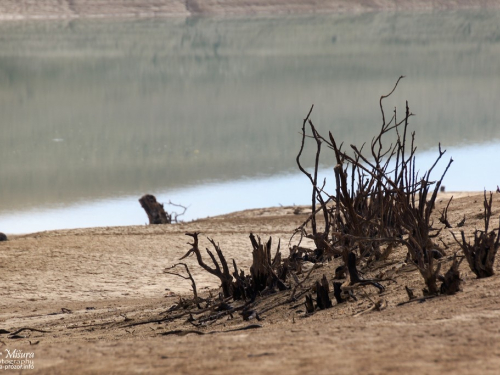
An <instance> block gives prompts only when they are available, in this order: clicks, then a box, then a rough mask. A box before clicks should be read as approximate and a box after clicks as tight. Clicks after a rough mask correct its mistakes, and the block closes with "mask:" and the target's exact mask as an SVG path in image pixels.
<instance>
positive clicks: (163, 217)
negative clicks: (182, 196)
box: [139, 194, 172, 224]
mask: <svg viewBox="0 0 500 375" xmlns="http://www.w3.org/2000/svg"><path fill="white" fill-rule="evenodd" d="M139 203H140V204H141V206H142V208H144V211H146V214H147V215H148V218H149V224H171V223H172V220H171V218H170V216H169V215H167V213H166V212H165V209H164V208H163V204H161V203H158V202H157V201H156V198H155V196H154V195H151V194H146V195H144V196H142V197H141V199H139Z"/></svg>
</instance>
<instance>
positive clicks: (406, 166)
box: [297, 77, 453, 294]
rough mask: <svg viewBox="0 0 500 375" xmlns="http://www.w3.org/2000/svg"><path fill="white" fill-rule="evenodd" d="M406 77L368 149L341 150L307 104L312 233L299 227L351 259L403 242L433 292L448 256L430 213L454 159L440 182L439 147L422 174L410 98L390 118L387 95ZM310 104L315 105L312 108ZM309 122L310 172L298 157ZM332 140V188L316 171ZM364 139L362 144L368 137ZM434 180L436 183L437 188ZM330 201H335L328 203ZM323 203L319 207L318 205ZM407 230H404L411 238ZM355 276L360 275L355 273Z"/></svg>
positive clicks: (376, 256)
mask: <svg viewBox="0 0 500 375" xmlns="http://www.w3.org/2000/svg"><path fill="white" fill-rule="evenodd" d="M402 78H403V77H400V78H399V79H398V81H397V82H396V84H395V86H394V88H393V89H392V91H391V92H390V93H389V94H387V95H383V96H381V97H380V110H381V114H382V126H381V128H380V131H379V133H378V134H377V135H376V136H375V137H374V138H373V139H372V141H371V143H370V145H369V147H368V150H367V151H366V152H365V151H363V148H364V147H361V148H358V147H356V146H354V145H351V150H350V152H346V151H343V150H342V144H340V146H339V145H338V144H337V142H336V140H335V138H334V136H333V135H332V133H329V137H328V139H326V138H324V137H322V136H321V135H319V134H318V132H317V131H316V128H315V127H314V125H313V124H312V121H311V120H310V119H309V117H310V114H311V111H309V113H308V115H307V117H306V119H305V120H304V123H303V126H302V145H301V148H300V151H299V154H298V156H297V164H298V165H299V169H300V170H301V171H302V172H303V173H304V174H306V176H307V177H308V179H309V181H310V182H311V184H312V190H313V192H312V213H311V217H310V219H309V220H308V221H310V222H311V226H312V233H311V234H308V233H307V231H306V229H305V224H306V223H307V222H306V223H304V225H303V226H302V227H299V228H298V230H299V231H300V233H301V235H306V236H307V237H310V238H312V239H314V241H315V244H316V246H317V247H318V248H320V249H321V250H324V251H325V252H327V253H328V254H329V255H333V256H337V255H342V256H343V257H344V261H345V262H346V263H347V261H348V256H349V255H350V253H352V252H353V251H357V252H358V254H359V259H363V257H365V256H370V257H373V258H374V259H382V258H383V253H382V251H381V250H380V249H381V246H382V245H387V246H389V245H391V244H394V243H402V244H404V245H405V246H406V247H407V248H408V251H409V253H410V255H411V258H412V260H413V261H414V262H415V263H416V264H417V267H418V269H419V271H420V273H421V275H422V277H423V278H424V281H425V283H426V285H427V289H428V293H430V294H437V293H438V288H437V285H436V279H437V275H438V273H439V269H440V265H439V264H437V265H436V264H435V262H434V257H435V256H436V255H438V256H442V255H443V253H442V251H441V250H440V249H439V248H438V247H437V246H436V245H435V244H434V242H433V239H434V238H435V237H437V236H438V235H439V230H438V229H437V228H434V227H433V223H432V221H431V213H432V211H433V209H434V205H435V200H436V196H437V192H438V191H439V189H440V187H441V183H442V180H443V178H444V176H445V174H446V172H447V171H448V168H449V167H450V165H451V163H452V162H453V159H450V161H449V163H448V165H447V167H446V169H445V172H444V173H443V175H442V177H441V179H440V180H438V181H437V182H435V181H432V180H431V177H430V176H431V172H432V170H433V169H434V167H435V166H436V164H437V163H438V162H439V160H440V159H441V158H442V156H443V155H444V153H445V152H446V151H441V146H440V145H439V155H438V157H437V159H436V161H435V163H434V164H433V165H432V166H431V168H430V169H429V170H428V171H427V172H425V173H424V175H423V177H421V178H419V176H418V172H417V171H418V170H417V168H416V165H415V152H416V147H415V144H414V141H415V133H414V132H413V133H412V134H411V139H410V138H409V134H408V126H409V119H410V117H411V116H413V114H412V113H411V112H410V109H409V106H408V102H406V111H405V114H404V116H403V118H402V119H400V120H398V118H397V111H396V109H394V113H393V116H392V117H391V118H390V119H388V120H386V115H385V111H384V108H383V104H382V102H383V100H384V99H386V98H387V97H389V96H390V95H391V94H392V93H393V92H394V91H395V89H396V87H397V86H398V83H399V81H400V80H401V79H402ZM311 110H312V108H311ZM306 124H308V125H309V128H310V132H311V135H310V136H309V138H311V139H313V140H314V141H315V143H316V158H315V168H314V171H313V173H309V172H307V171H306V170H305V169H304V168H303V167H302V166H301V164H300V157H301V154H302V150H303V148H304V141H305V138H306V133H305V131H306ZM391 132H392V133H395V135H396V137H395V139H394V140H393V141H391V143H389V142H388V141H387V140H386V138H387V136H388V135H389V134H390V133H391ZM322 144H326V145H327V147H329V148H330V149H332V150H333V152H334V156H335V167H334V168H333V169H334V173H335V180H336V188H335V193H334V194H328V193H327V192H326V191H324V186H325V184H324V183H323V185H321V186H320V185H319V183H318V178H317V174H318V173H317V172H318V160H319V154H320V152H321V145H322ZM363 146H364V145H363ZM431 187H432V188H433V189H434V190H433V191H431ZM329 202H332V203H333V204H331V205H327V203H329ZM316 204H319V206H320V207H319V208H316ZM320 211H321V212H322V213H323V216H324V221H325V226H324V230H323V231H320V230H319V228H318V226H317V223H316V220H315V216H316V214H317V213H318V212H320ZM405 237H406V238H405ZM354 277H356V276H354Z"/></svg>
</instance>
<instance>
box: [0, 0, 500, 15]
mask: <svg viewBox="0 0 500 375" xmlns="http://www.w3.org/2000/svg"><path fill="white" fill-rule="evenodd" d="M499 6H500V4H499V2H498V1H497V0H453V1H450V0H106V1H103V0H40V1H33V0H2V1H1V2H0V20H2V19H3V20H8V19H40V18H42V19H47V18H54V19H56V18H59V19H61V18H63V19H64V18H69V19H71V18H81V17H155V16H160V17H161V16H163V17H164V16H191V15H251V14H292V13H325V12H337V13H338V12H371V11H380V10H386V11H414V10H418V11H422V10H425V11H428V10H441V9H466V8H486V7H489V8H492V7H499Z"/></svg>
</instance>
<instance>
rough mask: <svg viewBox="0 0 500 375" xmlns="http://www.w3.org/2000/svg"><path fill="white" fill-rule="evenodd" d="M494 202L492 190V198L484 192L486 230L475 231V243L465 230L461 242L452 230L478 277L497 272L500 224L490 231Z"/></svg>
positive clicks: (461, 232) (462, 232)
mask: <svg viewBox="0 0 500 375" xmlns="http://www.w3.org/2000/svg"><path fill="white" fill-rule="evenodd" d="M492 204H493V194H492V193H491V192H490V199H489V201H488V199H487V198H486V191H485V192H484V231H481V230H476V231H475V232H474V241H473V243H470V242H467V241H466V239H465V234H464V231H463V230H461V231H460V234H461V237H462V238H461V239H462V242H459V241H458V240H457V238H456V237H455V234H454V233H453V232H452V233H451V234H452V235H453V238H454V239H455V241H456V242H457V243H458V244H459V245H460V247H461V248H462V250H463V252H464V255H465V259H467V262H468V263H469V267H470V269H471V270H472V272H474V273H475V274H476V276H477V278H478V279H480V278H483V277H489V276H492V275H493V274H494V273H495V272H494V269H493V263H494V262H495V255H496V253H497V251H498V248H499V246H500V243H499V241H500V224H499V227H498V228H497V229H494V230H492V231H491V232H488V229H489V225H490V219H491V207H492ZM495 231H497V233H495Z"/></svg>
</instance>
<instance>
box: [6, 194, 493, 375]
mask: <svg viewBox="0 0 500 375" xmlns="http://www.w3.org/2000/svg"><path fill="white" fill-rule="evenodd" d="M454 196H455V198H454V199H453V202H452V204H451V206H450V213H449V215H450V222H451V223H452V225H455V224H456V223H458V222H459V221H460V220H461V219H462V217H463V215H465V216H466V218H467V220H466V226H465V227H464V229H465V231H466V233H467V234H469V233H471V232H472V231H473V230H474V229H475V228H478V229H481V228H483V221H482V219H481V217H482V212H483V208H482V202H483V197H482V194H479V195H478V194H454ZM438 200H439V204H438V205H437V210H436V212H438V211H439V210H441V209H442V208H443V207H444V205H445V204H446V202H447V200H446V197H445V196H441V197H440V198H438ZM295 209H296V208H295V207H280V208H269V209H260V210H251V211H244V212H240V213H234V214H231V215H226V216H221V217H216V218H211V219H206V220H199V221H195V222H191V223H184V224H179V225H164V226H141V227H139V226H137V227H120V228H96V229H80V230H66V231H53V232H44V233H36V234H30V235H24V236H17V237H12V238H10V239H9V241H7V242H0V270H1V278H2V283H1V289H0V297H1V299H0V303H1V305H0V306H1V307H0V332H3V331H1V330H7V331H9V332H11V333H12V332H14V331H16V330H18V329H20V328H24V327H29V328H35V329H38V330H41V331H44V332H39V331H30V330H25V331H22V332H20V333H19V334H18V338H14V339H13V338H9V335H8V334H7V333H3V334H2V333H0V341H1V342H0V353H1V354H2V356H0V360H1V358H3V359H4V360H6V356H7V355H8V352H7V349H8V350H9V351H11V352H12V351H13V350H14V349H17V350H22V351H23V352H25V353H34V358H33V359H32V361H33V362H32V363H33V366H34V370H25V371H24V372H22V373H23V374H26V373H39V374H71V373H79V374H94V373H95V374H125V373H148V374H149V373H157V374H175V373H184V374H194V373H213V374H247V373H259V374H260V373H262V374H268V373H269V374H273V373H287V374H307V373H312V372H315V373H319V374H323V373H325V374H330V373H339V374H354V373H365V374H401V373H413V374H438V373H439V374H442V373H453V374H472V373H475V374H497V373H498V369H499V368H500V276H498V275H499V274H500V266H499V264H500V262H496V270H497V275H495V276H493V277H490V278H488V279H482V280H477V279H476V278H475V277H474V276H473V274H472V273H471V272H470V270H469V269H468V266H467V265H466V264H465V262H464V263H463V264H462V266H461V272H462V277H463V279H464V283H463V286H462V287H463V291H462V292H460V293H458V294H456V295H454V296H442V297H438V298H435V299H430V300H427V301H425V302H423V303H410V304H406V305H403V306H397V304H398V303H400V302H403V301H406V300H407V295H406V292H405V289H404V287H405V286H409V287H411V288H414V289H415V291H416V293H417V294H418V295H421V289H422V287H423V280H422V278H421V277H420V275H419V273H418V271H417V270H416V269H415V268H414V266H411V265H404V264H403V263H402V259H404V253H405V252H404V250H403V249H400V250H399V251H397V252H395V253H394V254H393V255H392V256H391V257H390V258H389V259H388V260H387V261H385V262H380V264H378V265H377V266H376V267H375V269H374V271H373V275H367V276H370V277H371V276H376V275H378V274H379V273H381V272H384V273H385V275H386V276H387V275H392V276H391V277H392V278H394V279H395V281H396V282H385V285H386V287H387V290H386V291H385V292H384V293H383V294H382V295H380V296H379V295H377V293H376V291H375V290H371V289H372V288H371V287H368V288H366V290H365V293H367V295H368V296H370V298H372V299H374V298H382V299H384V300H385V301H386V302H387V308H385V309H384V310H382V311H366V310H367V309H368V308H369V307H370V306H371V302H370V301H369V299H368V298H365V297H363V296H362V293H361V292H359V294H358V297H359V300H358V302H350V303H347V304H343V305H337V304H335V303H334V306H333V308H331V309H328V310H323V311H317V312H316V313H315V314H313V315H312V316H309V317H306V316H305V314H304V310H305V309H304V305H303V302H304V297H301V298H300V299H299V300H298V301H297V302H296V303H295V304H293V303H292V304H284V305H282V306H280V307H277V308H275V309H273V310H270V311H268V312H266V313H263V314H262V318H263V320H262V321H261V322H255V323H259V324H261V325H262V327H261V328H260V329H252V330H244V331H236V332H224V331H227V330H229V329H235V328H240V327H244V326H247V325H248V324H252V322H244V321H243V320H242V318H241V316H239V315H237V314H235V315H234V316H233V319H231V318H229V317H225V318H223V319H220V320H218V321H216V322H214V323H213V324H209V325H207V326H206V327H200V328H194V327H193V326H192V325H191V324H190V323H189V322H187V321H186V318H187V316H186V317H184V318H183V319H180V320H177V321H175V322H170V323H168V322H162V323H150V324H143V325H137V326H132V327H130V326H129V325H130V324H133V323H137V322H141V321H144V320H148V319H161V318H162V317H163V316H165V315H164V313H165V311H166V310H167V309H168V308H170V307H171V306H173V305H175V304H176V303H177V301H178V294H183V293H184V294H186V295H190V293H189V282H185V281H184V280H182V279H180V278H176V277H174V276H169V275H166V274H164V273H163V270H164V268H165V267H167V266H169V265H172V264H173V263H175V262H176V261H177V259H178V258H179V257H180V256H182V255H183V254H184V253H185V252H186V251H187V250H189V248H190V247H189V245H187V244H186V243H187V242H188V240H189V238H188V237H186V236H185V235H184V233H185V232H193V231H199V232H202V235H203V236H208V237H211V238H214V239H215V240H216V242H219V243H220V246H221V248H222V250H223V252H224V254H225V255H226V257H227V258H228V259H232V258H234V259H236V261H237V262H238V265H239V266H240V267H241V268H243V269H246V270H248V266H249V264H250V262H251V244H250V241H249V239H248V235H249V233H250V232H253V233H255V234H256V235H260V236H262V238H265V239H267V237H268V236H272V237H273V240H274V243H275V244H276V243H277V240H278V239H280V240H281V243H282V252H283V253H284V255H287V254H288V240H289V238H290V234H291V233H292V231H293V229H294V228H296V227H297V226H298V225H299V224H300V223H301V222H302V221H303V220H304V219H305V218H306V217H307V210H304V211H303V213H299V214H297V212H294V211H295ZM493 212H494V214H493V216H494V218H495V219H494V223H493V224H494V226H495V227H497V226H498V217H499V215H500V194H495V195H494V204H493ZM436 223H437V220H436ZM452 230H453V231H454V232H455V233H458V230H457V229H452ZM200 238H202V239H203V245H204V246H207V247H208V246H209V243H208V241H207V240H206V238H205V237H201V235H200ZM443 241H444V243H445V244H446V245H447V246H448V247H449V248H448V249H447V250H446V253H447V254H448V255H451V254H453V252H455V251H457V250H458V246H457V245H456V244H455V243H454V241H453V238H452V237H451V235H450V233H449V230H446V231H443ZM275 246H276V245H274V248H275ZM187 263H188V264H189V266H190V268H191V270H192V271H193V275H194V277H195V279H196V281H197V284H198V288H199V289H202V287H204V286H211V287H212V286H217V284H218V283H217V281H218V280H217V279H214V278H213V277H212V276H210V275H208V274H207V273H206V272H205V271H202V270H201V268H200V267H199V266H198V265H197V264H196V262H195V260H194V259H193V258H188V260H187ZM444 263H445V264H444V265H443V269H445V270H446V269H447V268H448V264H449V259H447V260H445V261H444ZM337 265H338V261H337V260H334V261H332V262H330V263H329V264H325V265H324V266H323V267H322V268H320V269H318V270H316V271H315V273H313V274H312V275H311V280H313V279H319V278H320V277H321V276H322V275H323V274H326V275H327V277H328V279H329V280H331V278H332V276H333V270H334V269H335V267H336V266H337ZM302 277H304V276H303V275H302V276H300V278H302ZM284 293H286V292H284ZM357 293H358V292H357ZM279 298H281V297H280V295H272V296H269V297H265V298H264V302H263V305H262V306H265V305H266V303H267V304H268V305H269V304H272V303H274V302H273V301H277V300H279ZM127 326H129V327H127ZM175 329H181V330H193V329H196V330H199V331H202V332H205V333H206V334H204V335H197V334H187V335H185V336H177V335H167V336H164V335H161V334H162V333H164V332H167V331H171V330H175ZM208 332H215V333H213V334H208ZM9 372H10V373H21V371H9Z"/></svg>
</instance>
